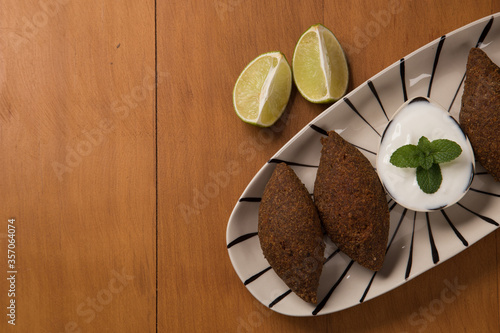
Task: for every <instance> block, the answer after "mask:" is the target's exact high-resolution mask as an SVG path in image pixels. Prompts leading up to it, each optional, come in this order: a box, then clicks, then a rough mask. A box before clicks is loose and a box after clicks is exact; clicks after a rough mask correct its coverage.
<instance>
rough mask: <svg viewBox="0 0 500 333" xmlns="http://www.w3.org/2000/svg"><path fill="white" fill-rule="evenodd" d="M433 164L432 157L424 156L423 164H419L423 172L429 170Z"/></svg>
mask: <svg viewBox="0 0 500 333" xmlns="http://www.w3.org/2000/svg"><path fill="white" fill-rule="evenodd" d="M433 164H434V157H433V156H432V155H429V156H425V158H424V160H423V162H422V163H421V164H420V166H421V167H422V168H424V169H425V170H429V169H430V168H431V167H432V165H433Z"/></svg>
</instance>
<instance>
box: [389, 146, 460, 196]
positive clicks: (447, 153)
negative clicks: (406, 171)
mask: <svg viewBox="0 0 500 333" xmlns="http://www.w3.org/2000/svg"><path fill="white" fill-rule="evenodd" d="M461 153H462V148H461V147H460V145H459V144H457V143H456V142H454V141H451V140H448V139H438V140H434V141H432V142H431V141H429V139H427V138H426V137H425V136H422V137H421V138H420V139H419V140H418V144H417V145H412V144H408V145H404V146H402V147H399V148H398V149H397V150H396V151H395V152H394V153H392V155H391V159H390V162H391V164H393V165H395V166H397V167H399V168H417V171H416V174H417V183H418V186H419V187H420V189H421V190H422V191H424V192H425V193H427V194H432V193H435V192H436V191H437V190H438V189H439V187H440V186H441V183H442V181H443V176H442V175H441V167H440V166H439V163H445V162H450V161H453V160H454V159H456V158H457V157H458V156H460V154H461Z"/></svg>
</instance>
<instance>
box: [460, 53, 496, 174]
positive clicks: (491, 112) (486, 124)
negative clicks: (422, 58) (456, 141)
mask: <svg viewBox="0 0 500 333" xmlns="http://www.w3.org/2000/svg"><path fill="white" fill-rule="evenodd" d="M459 121H460V126H461V127H462V130H463V131H464V132H465V134H467V136H468V137H469V140H470V143H471V145H472V148H473V149H474V155H475V156H476V159H477V160H478V161H479V163H481V165H482V166H483V167H484V168H485V169H486V170H487V171H488V173H490V174H491V175H492V176H493V178H494V179H495V181H497V182H498V181H500V68H499V67H498V66H497V65H496V64H495V63H494V62H493V61H491V59H490V58H489V57H488V55H487V54H486V53H485V52H484V51H483V50H481V49H479V48H472V49H471V50H470V52H469V57H468V59H467V67H466V79H465V85H464V93H463V95H462V106H461V109H460V115H459Z"/></svg>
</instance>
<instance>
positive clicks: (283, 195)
mask: <svg viewBox="0 0 500 333" xmlns="http://www.w3.org/2000/svg"><path fill="white" fill-rule="evenodd" d="M258 231H259V233H258V234H259V240H260V246H261V248H262V252H263V253H264V256H265V257H266V259H267V260H268V261H269V264H270V265H271V267H272V268H273V269H274V271H275V272H276V274H278V276H279V277H280V278H281V279H282V280H283V281H284V282H285V283H286V285H287V286H288V287H289V288H290V289H291V290H292V291H293V292H294V293H295V294H297V295H298V296H299V297H300V298H302V299H303V300H304V301H306V302H309V303H313V304H315V303H316V302H317V291H318V286H319V277H320V275H321V271H322V270H323V263H324V252H325V243H324V241H323V232H322V229H321V222H320V220H319V216H318V212H317V210H316V207H315V206H314V203H313V201H312V199H311V196H310V194H309V192H308V191H307V189H306V187H305V186H304V184H302V182H301V181H300V179H299V178H298V177H297V175H296V174H295V172H294V171H293V170H292V169H291V168H290V167H289V166H288V165H286V164H285V163H280V164H278V165H276V169H275V170H274V172H273V174H272V176H271V178H270V179H269V182H268V183H267V185H266V187H265V189H264V194H263V195H262V200H261V203H260V207H259V222H258Z"/></svg>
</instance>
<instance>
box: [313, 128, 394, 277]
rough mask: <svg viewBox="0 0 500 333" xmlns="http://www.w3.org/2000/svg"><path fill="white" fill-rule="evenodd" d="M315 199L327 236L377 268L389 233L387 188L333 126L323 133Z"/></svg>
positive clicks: (370, 267) (315, 184) (345, 251)
mask: <svg viewBox="0 0 500 333" xmlns="http://www.w3.org/2000/svg"><path fill="white" fill-rule="evenodd" d="M321 143H322V144H323V148H322V150H321V158H320V163H319V167H318V173H317V175H316V180H315V183H314V202H315V204H316V207H317V208H318V212H319V216H320V219H321V222H322V223H323V227H324V228H325V230H326V232H327V233H328V236H329V237H330V238H331V240H332V241H333V242H334V243H335V244H336V245H337V246H338V248H339V249H340V250H341V251H342V252H344V253H345V254H346V255H348V256H349V257H350V258H351V259H353V260H354V261H356V262H357V263H359V264H360V265H362V266H364V267H366V268H368V269H371V270H373V271H378V270H380V269H381V268H382V264H383V262H384V258H385V251H386V246H387V240H388V237H389V209H388V205H387V201H386V194H385V192H384V189H383V187H382V184H381V183H380V180H379V178H378V176H377V173H376V172H375V170H374V168H373V166H372V165H371V163H370V162H369V161H368V159H367V158H366V157H365V156H364V155H363V154H361V152H360V151H359V150H358V149H356V148H355V147H354V146H352V145H351V144H350V143H348V142H347V141H345V140H344V139H343V138H342V137H341V136H340V135H338V134H337V133H336V132H334V131H330V132H328V137H326V138H322V139H321Z"/></svg>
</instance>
